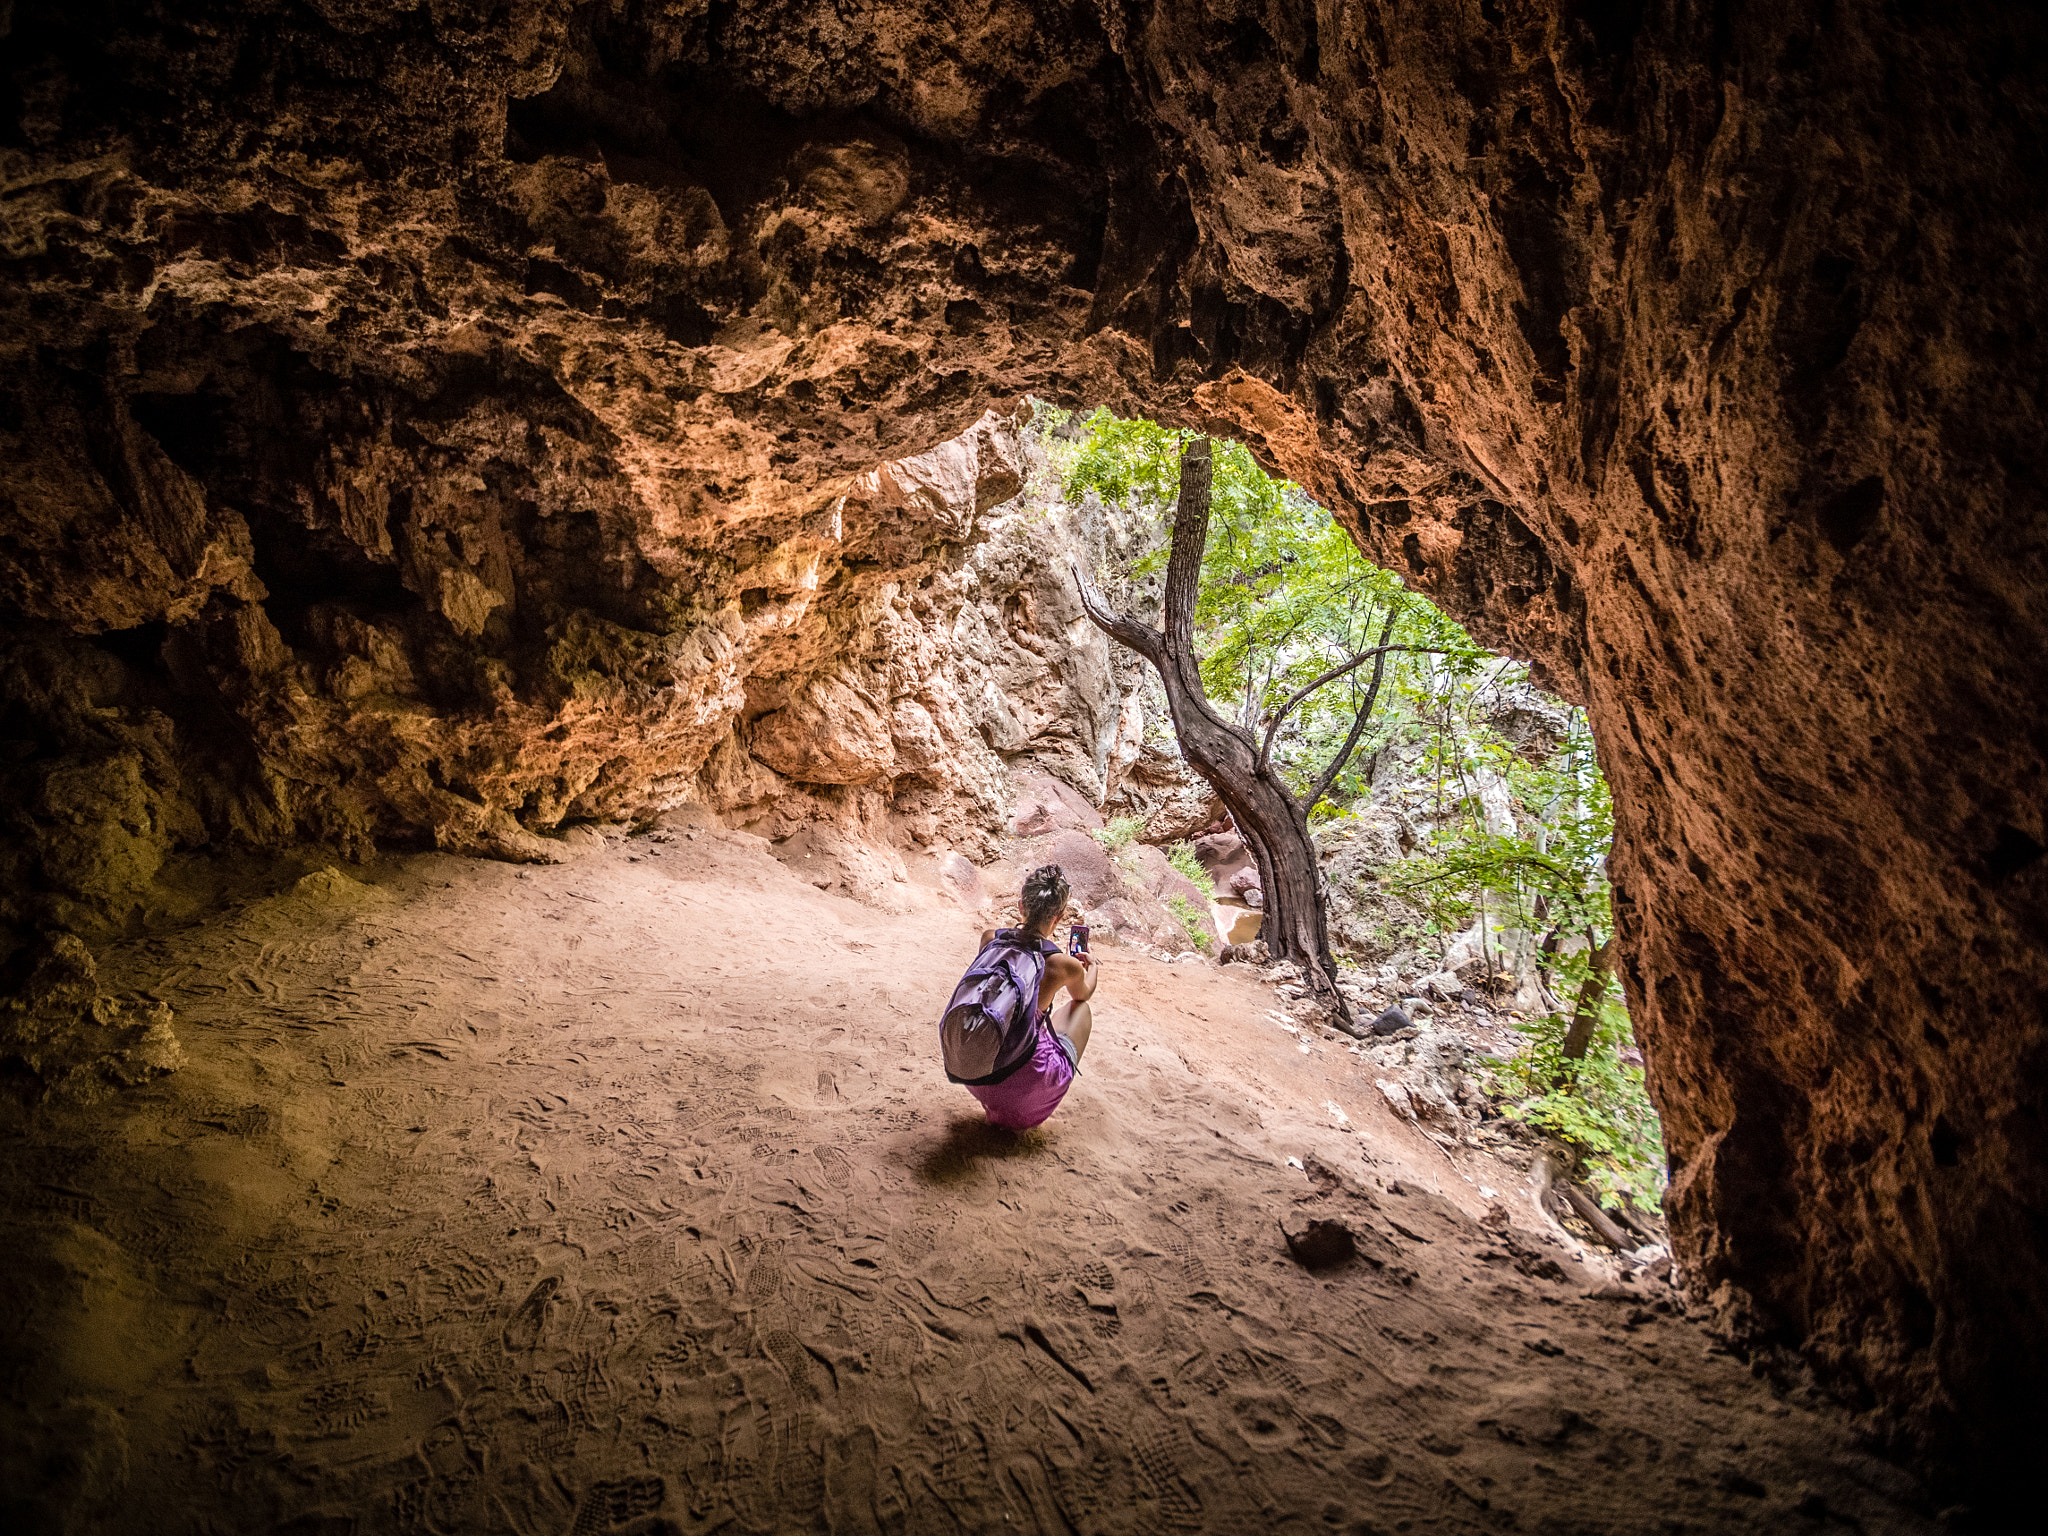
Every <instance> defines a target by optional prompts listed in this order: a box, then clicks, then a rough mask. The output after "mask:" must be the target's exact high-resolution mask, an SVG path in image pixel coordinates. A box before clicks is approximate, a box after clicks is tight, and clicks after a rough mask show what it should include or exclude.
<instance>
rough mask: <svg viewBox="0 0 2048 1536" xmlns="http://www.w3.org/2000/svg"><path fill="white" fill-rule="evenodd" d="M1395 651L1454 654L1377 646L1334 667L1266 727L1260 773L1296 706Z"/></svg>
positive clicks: (1419, 647) (1438, 647) (1424, 647)
mask: <svg viewBox="0 0 2048 1536" xmlns="http://www.w3.org/2000/svg"><path fill="white" fill-rule="evenodd" d="M1394 651H1417V652H1422V653H1426V654H1428V655H1431V656H1449V655H1451V654H1452V652H1451V651H1450V650H1448V649H1447V648H1446V647H1444V646H1441V645H1381V646H1376V647H1374V648H1373V649H1372V650H1369V651H1361V652H1360V653H1359V654H1358V655H1356V656H1354V657H1352V658H1351V659H1350V660H1349V661H1347V662H1345V663H1344V664H1343V665H1342V666H1340V667H1332V668H1331V669H1330V670H1329V671H1327V672H1325V673H1324V674H1323V675H1322V676H1321V677H1319V678H1317V679H1316V680H1315V681H1314V682H1312V683H1310V684H1309V685H1308V686H1307V687H1306V688H1303V689H1301V690H1299V691H1298V692H1297V693H1296V694H1295V695H1294V697H1293V698H1291V699H1289V700H1288V701H1287V702H1286V703H1285V704H1282V705H1281V706H1280V711H1279V713H1278V714H1276V715H1274V716H1273V722H1272V724H1270V725H1268V726H1267V727H1266V741H1265V744H1264V745H1263V746H1261V747H1260V748H1259V772H1260V773H1261V774H1263V773H1265V772H1266V769H1267V766H1268V765H1269V764H1270V763H1271V762H1272V760H1273V738H1274V736H1275V735H1277V734H1278V733H1279V730H1280V722H1281V721H1282V720H1285V719H1286V718H1287V716H1288V714H1289V712H1291V711H1292V710H1293V708H1294V706H1295V705H1297V704H1299V703H1300V702H1301V701H1302V700H1303V699H1305V698H1307V697H1308V696H1309V695H1310V694H1312V693H1314V692H1315V691H1316V690H1317V689H1318V688H1320V687H1322V686H1323V684H1325V683H1330V682H1335V681H1336V680H1337V679H1338V678H1340V677H1342V676H1343V675H1344V674H1345V673H1346V672H1353V671H1356V670H1357V669H1358V668H1360V667H1362V666H1364V665H1365V664H1366V663H1367V662H1368V661H1371V660H1372V659H1373V657H1375V656H1386V655H1388V654H1389V653H1391V652H1394Z"/></svg>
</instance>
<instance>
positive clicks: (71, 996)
mask: <svg viewBox="0 0 2048 1536" xmlns="http://www.w3.org/2000/svg"><path fill="white" fill-rule="evenodd" d="M10 969H13V970H15V971H17V972H18V973H19V974H18V975H16V976H14V977H11V978H10V980H11V981H12V983H13V985H12V986H11V987H10V988H9V990H8V993H7V995H6V996H5V997H0V1062H5V1063H7V1064H9V1065H10V1066H12V1067H15V1068H17V1069H20V1070H25V1071H26V1072H28V1073H29V1074H31V1075H32V1076H33V1078H34V1079H35V1080H36V1082H37V1083H38V1084H39V1085H40V1087H41V1089H42V1090H43V1091H45V1092H49V1093H58V1094H63V1095H65V1096H66V1097H69V1098H74V1099H85V1100H91V1099H96V1098H99V1097H101V1096H102V1095H104V1094H106V1093H107V1092H109V1091H110V1090H112V1089H114V1088H132V1087H134V1086H135V1085H136V1084H138V1083H143V1082H147V1081H148V1080H149V1079H150V1078H152V1077H158V1076H161V1075H162V1074H164V1073H166V1072H175V1071H177V1069H178V1068H179V1067H181V1066H183V1065H184V1064H185V1051H184V1047H182V1046H180V1045H179V1044H178V1037H177V1034H176V1032H175V1031H174V1030H173V1028H172V1023H171V1010H170V1009H169V1007H167V1006H166V1005H165V1004H163V1003H159V1002H153V1001H150V1000H148V999H139V1000H124V999H118V998H111V997H108V996H106V995H105V994H103V993H102V992H101V991H100V989H99V975H98V969H97V967H96V966H95V965H94V964H93V958H92V953H91V951H89V950H88V949H87V948H86V947H85V945H84V943H83V942H81V941H80V940H79V939H78V938H77V937H76V936H75V935H72V934H68V933H61V934H57V935H55V936H53V937H51V938H49V939H46V940H44V941H43V942H42V943H41V944H39V945H37V946H35V947H34V948H33V949H32V950H31V951H29V952H28V953H27V954H25V955H21V956H17V957H16V959H15V961H14V963H13V965H12V966H11V967H10Z"/></svg>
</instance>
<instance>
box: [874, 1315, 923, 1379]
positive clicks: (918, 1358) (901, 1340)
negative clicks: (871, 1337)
mask: <svg viewBox="0 0 2048 1536" xmlns="http://www.w3.org/2000/svg"><path fill="white" fill-rule="evenodd" d="M874 1361H875V1369H876V1370H877V1371H879V1372H880V1373H881V1374H882V1375H884V1376H908V1375H910V1374H911V1372H913V1371H915V1370H916V1369H917V1368H918V1367H919V1366H920V1365H922V1364H923V1363H924V1330H923V1329H922V1328H920V1327H918V1326H917V1325H916V1324H915V1323H912V1322H909V1321H907V1320H904V1319H900V1318H899V1319H898V1320H897V1321H895V1322H893V1323H890V1324H889V1325H888V1326H887V1327H885V1328H883V1330H882V1336H881V1337H880V1338H879V1339H877V1340H876V1341H875V1350H874Z"/></svg>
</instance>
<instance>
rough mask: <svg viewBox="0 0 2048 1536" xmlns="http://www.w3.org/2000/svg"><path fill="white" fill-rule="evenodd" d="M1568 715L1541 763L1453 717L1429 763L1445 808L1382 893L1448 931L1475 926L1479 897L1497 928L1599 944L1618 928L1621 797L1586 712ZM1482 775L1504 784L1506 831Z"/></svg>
mask: <svg viewBox="0 0 2048 1536" xmlns="http://www.w3.org/2000/svg"><path fill="white" fill-rule="evenodd" d="M1454 686H1462V685H1454ZM1567 718H1568V724H1567V730H1566V736H1565V740H1564V742H1563V744H1562V745H1561V746H1560V747H1559V748H1558V749H1557V750H1556V751H1555V752H1553V753H1552V754H1551V755H1550V756H1549V757H1548V758H1547V759H1546V760H1545V761H1543V762H1542V763H1540V764H1538V763H1530V762H1528V761H1527V760H1526V759H1524V758H1522V757H1520V756H1518V755H1517V754H1516V753H1514V752H1513V751H1511V750H1509V748H1508V746H1507V744H1506V743H1505V742H1503V741H1502V740H1501V739H1500V738H1499V737H1498V736H1497V735H1495V734H1493V733H1492V732H1489V731H1487V730H1484V729H1483V728H1474V727H1472V726H1470V725H1469V724H1468V725H1466V726H1465V727H1463V728H1459V727H1457V726H1456V725H1454V724H1452V723H1449V722H1446V723H1445V725H1444V728H1442V729H1440V730H1437V731H1435V732H1434V733H1432V735H1431V736H1430V738H1429V742H1428V748H1427V750H1426V752H1425V754H1424V758H1423V768H1424V771H1425V772H1433V773H1434V774H1435V777H1436V780H1437V784H1438V786H1439V790H1438V793H1439V800H1440V801H1441V803H1442V807H1443V809H1444V811H1445V813H1446V814H1445V815H1444V816H1443V818H1442V819H1441V820H1440V821H1439V822H1438V823H1437V826H1436V829H1435V832H1434V833H1433V835H1432V838H1431V843H1430V847H1429V849H1428V851H1427V852H1425V853H1423V854H1421V855H1419V856H1418V857H1416V858H1413V859H1407V860H1404V861H1403V862H1402V863H1401V864H1400V865H1398V866H1396V867H1395V868H1394V869H1393V870H1391V871H1389V872H1388V875H1387V878H1386V885H1387V888H1388V889H1389V890H1391V891H1392V892H1393V893H1394V894H1395V895H1397V896H1399V897H1401V898H1402V899H1403V900H1404V901H1407V902H1409V903H1410V904H1411V905H1414V906H1416V907H1419V908H1421V909H1422V910H1423V911H1424V912H1426V913H1428V914H1429V916H1430V918H1431V920H1432V921H1433V922H1435V923H1436V924H1437V926H1438V928H1439V929H1440V930H1442V931H1452V930H1457V929H1462V928H1464V927H1466V926H1467V925H1469V924H1470V923H1471V921H1472V919H1473V918H1474V917H1475V916H1477V915H1478V913H1479V911H1480V908H1481V905H1482V903H1483V904H1484V907H1485V911H1486V914H1487V918H1488V922H1489V926H1491V927H1492V928H1493V929H1495V930H1500V929H1503V928H1532V929H1533V928H1552V927H1554V928H1558V929H1561V930H1562V931H1564V932H1567V933H1575V932H1582V931H1586V930H1591V931H1592V933H1593V934H1594V942H1595V943H1599V942H1601V941H1604V940H1605V939H1606V937H1607V935H1608V933H1609V931H1610V930H1611V929H1612V926H1613V919H1612V915H1611V913H1610V910H1609V905H1608V884H1607V875H1606V858H1607V850H1608V848H1609V846H1610V845H1611V844H1612V843H1613V841H1614V803H1613V800H1612V798H1611V797H1610V795H1609V793H1608V789H1607V780H1606V779H1605V778H1603V777H1602V776H1601V773H1600V768H1599V765H1598V763H1597V762H1596V761H1595V760H1594V757H1593V739H1592V731H1591V728H1590V727H1589V726H1588V725H1587V723H1586V716H1585V712H1584V711H1583V710H1578V709H1574V710H1572V711H1571V712H1570V714H1569V716H1568V717H1567ZM1482 774H1487V775H1491V776H1492V777H1494V778H1495V779H1497V780H1500V781H1503V782H1504V784H1505V788H1506V791H1507V799H1508V802H1509V805H1510V808H1511V810H1512V811H1513V812H1514V815H1513V825H1512V827H1511V828H1509V829H1505V830H1503V829H1501V828H1499V827H1498V826H1497V825H1490V824H1489V821H1488V817H1487V814H1486V810H1485V807H1484V805H1483V803H1482V797H1481V795H1480V793H1479V791H1478V789H1477V787H1476V786H1477V783H1478V780H1479V778H1480V776H1481V775H1482Z"/></svg>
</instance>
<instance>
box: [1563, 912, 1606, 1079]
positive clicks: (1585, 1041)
mask: <svg viewBox="0 0 2048 1536" xmlns="http://www.w3.org/2000/svg"><path fill="white" fill-rule="evenodd" d="M1592 941H1593V930H1592V929H1590V928H1589V929H1587V930H1586V942H1587V944H1588V945H1589V946H1591V945H1592ZM1613 966H1614V940H1613V938H1612V937H1611V936H1610V937H1609V938H1608V940H1607V942H1606V943H1605V944H1602V945H1600V946H1598V947H1597V948H1593V947H1589V948H1588V949H1587V951H1586V980H1585V982H1584V984H1583V985H1582V986H1580V988H1579V995H1578V998H1577V1000H1576V1001H1574V1002H1573V1004H1572V1021H1571V1024H1570V1025H1569V1026H1568V1027H1567V1028H1566V1029H1565V1032H1564V1059H1565V1060H1566V1061H1583V1060H1584V1059H1585V1056H1586V1048H1587V1047H1588V1046H1590V1045H1591V1044H1592V1043H1593V1031H1594V1029H1595V1028H1596V1027H1597V1026H1598V1025H1599V1022H1600V999H1601V998H1603V997H1605V996H1606V995H1607V977H1608V974H1609V972H1610V971H1611V970H1612V969H1613Z"/></svg>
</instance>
